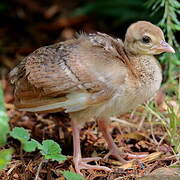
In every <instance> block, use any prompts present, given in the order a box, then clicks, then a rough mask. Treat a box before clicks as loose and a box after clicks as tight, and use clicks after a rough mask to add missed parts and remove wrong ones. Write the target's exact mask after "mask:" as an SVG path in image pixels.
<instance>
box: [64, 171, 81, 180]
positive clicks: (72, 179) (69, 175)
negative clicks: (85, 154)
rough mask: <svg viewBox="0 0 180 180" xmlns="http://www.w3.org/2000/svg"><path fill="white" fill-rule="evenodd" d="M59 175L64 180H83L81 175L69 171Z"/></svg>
mask: <svg viewBox="0 0 180 180" xmlns="http://www.w3.org/2000/svg"><path fill="white" fill-rule="evenodd" d="M61 173H62V175H63V176H64V177H65V178H66V180H84V178H83V177H82V176H81V175H79V174H76V173H74V172H71V171H63V172H61Z"/></svg>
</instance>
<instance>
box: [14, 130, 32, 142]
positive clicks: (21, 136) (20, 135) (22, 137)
mask: <svg viewBox="0 0 180 180" xmlns="http://www.w3.org/2000/svg"><path fill="white" fill-rule="evenodd" d="M10 135H11V136H12V137H13V138H15V139H18V140H19V141H20V142H21V143H22V144H24V143H25V142H26V141H28V140H29V138H30V135H29V132H28V131H27V130H26V129H24V128H22V127H15V128H14V129H13V130H12V131H11V132H10Z"/></svg>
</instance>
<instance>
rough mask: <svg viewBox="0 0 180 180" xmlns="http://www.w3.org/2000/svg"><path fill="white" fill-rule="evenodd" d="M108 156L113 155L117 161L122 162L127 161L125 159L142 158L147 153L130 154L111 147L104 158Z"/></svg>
mask: <svg viewBox="0 0 180 180" xmlns="http://www.w3.org/2000/svg"><path fill="white" fill-rule="evenodd" d="M109 156H113V157H115V158H116V159H117V160H118V161H120V162H122V163H123V164H125V163H127V162H128V161H127V160H125V159H142V158H145V157H147V154H130V153H124V152H121V151H120V150H119V149H116V148H114V149H111V150H110V151H109V153H108V154H106V156H105V157H104V158H108V157H109Z"/></svg>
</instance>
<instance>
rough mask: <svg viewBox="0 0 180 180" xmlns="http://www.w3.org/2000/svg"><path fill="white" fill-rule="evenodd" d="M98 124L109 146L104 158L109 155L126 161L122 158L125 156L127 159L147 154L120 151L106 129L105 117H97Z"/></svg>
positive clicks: (124, 161)
mask: <svg viewBox="0 0 180 180" xmlns="http://www.w3.org/2000/svg"><path fill="white" fill-rule="evenodd" d="M98 126H99V129H100V130H101V132H102V134H103V137H104V139H105V140H106V142H107V144H108V148H109V153H108V154H107V155H106V156H105V158H107V157H109V156H113V157H115V158H116V159H117V160H119V161H120V162H122V163H126V162H127V161H126V160H124V158H125V157H127V158H128V159H140V158H144V157H146V156H147V155H135V154H130V153H124V152H121V151H120V150H119V149H118V147H117V145H116V144H115V143H114V141H113V139H112V137H111V134H110V133H109V131H108V123H107V121H106V120H105V119H98Z"/></svg>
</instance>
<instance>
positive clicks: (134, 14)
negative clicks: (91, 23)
mask: <svg viewBox="0 0 180 180" xmlns="http://www.w3.org/2000/svg"><path fill="white" fill-rule="evenodd" d="M144 3H145V0H136V1H134V0H126V1H120V0H106V1H104V0H96V1H89V2H86V3H85V4H84V5H83V6H82V7H80V8H78V9H76V10H75V12H74V13H73V15H82V14H86V15H90V14H91V15H94V16H96V17H101V19H102V18H104V17H106V18H107V17H111V18H114V20H115V22H116V23H117V22H121V23H122V22H126V21H129V20H137V19H139V18H141V19H143V18H145V17H147V16H146V14H145V8H144Z"/></svg>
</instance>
